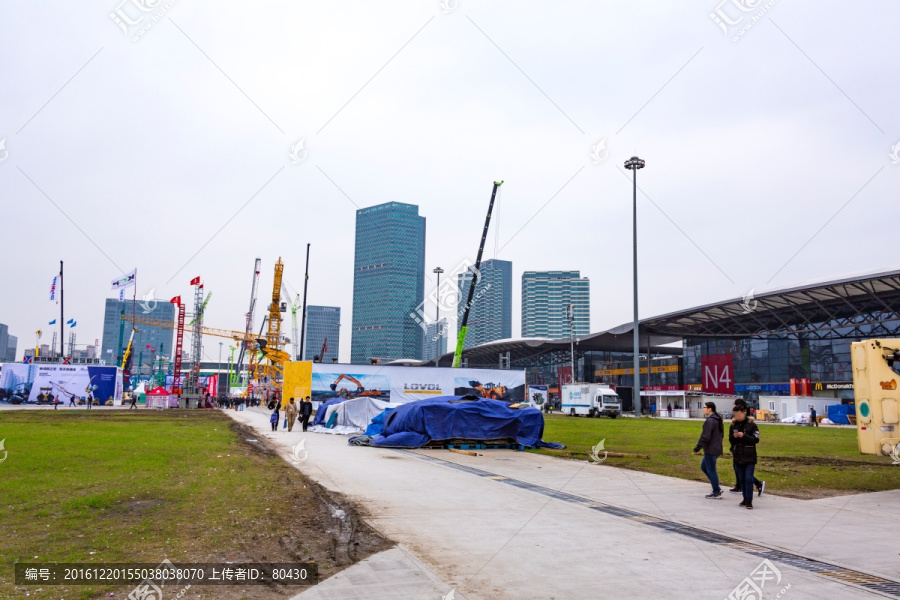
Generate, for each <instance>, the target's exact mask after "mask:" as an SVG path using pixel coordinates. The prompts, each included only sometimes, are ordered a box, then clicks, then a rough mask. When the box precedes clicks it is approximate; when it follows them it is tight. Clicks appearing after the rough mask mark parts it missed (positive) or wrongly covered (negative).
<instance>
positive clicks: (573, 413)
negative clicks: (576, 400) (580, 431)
mask: <svg viewBox="0 0 900 600" xmlns="http://www.w3.org/2000/svg"><path fill="white" fill-rule="evenodd" d="M569 416H570V417H574V416H575V409H574V408H570V409H569Z"/></svg>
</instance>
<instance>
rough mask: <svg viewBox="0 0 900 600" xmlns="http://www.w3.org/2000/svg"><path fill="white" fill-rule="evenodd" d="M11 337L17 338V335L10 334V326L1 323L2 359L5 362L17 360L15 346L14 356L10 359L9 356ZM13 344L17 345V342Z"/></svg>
mask: <svg viewBox="0 0 900 600" xmlns="http://www.w3.org/2000/svg"><path fill="white" fill-rule="evenodd" d="M10 338H12V339H13V340H15V336H11V335H9V327H8V326H7V325H4V324H3V323H0V359H3V361H5V362H12V361H13V360H15V353H16V351H15V348H13V358H12V359H10V358H9V357H8V354H9V346H10ZM12 345H13V346H15V342H13V343H12Z"/></svg>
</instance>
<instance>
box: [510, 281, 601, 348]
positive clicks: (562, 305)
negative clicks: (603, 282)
mask: <svg viewBox="0 0 900 600" xmlns="http://www.w3.org/2000/svg"><path fill="white" fill-rule="evenodd" d="M569 304H572V305H573V306H574V308H575V319H574V328H575V336H576V337H581V336H584V335H587V334H588V333H590V331H591V282H590V280H589V279H588V278H587V277H582V276H581V274H580V273H579V272H578V271H525V272H524V273H522V337H524V338H569V337H571V336H572V325H571V324H570V322H569V320H568V319H567V318H566V307H567V306H568V305H569Z"/></svg>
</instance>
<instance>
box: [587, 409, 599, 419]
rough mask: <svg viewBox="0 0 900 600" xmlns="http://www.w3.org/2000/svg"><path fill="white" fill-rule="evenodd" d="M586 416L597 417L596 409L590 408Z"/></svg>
mask: <svg viewBox="0 0 900 600" xmlns="http://www.w3.org/2000/svg"><path fill="white" fill-rule="evenodd" d="M588 417H590V418H591V419H596V418H597V409H596V408H592V409H591V411H590V412H589V413H588Z"/></svg>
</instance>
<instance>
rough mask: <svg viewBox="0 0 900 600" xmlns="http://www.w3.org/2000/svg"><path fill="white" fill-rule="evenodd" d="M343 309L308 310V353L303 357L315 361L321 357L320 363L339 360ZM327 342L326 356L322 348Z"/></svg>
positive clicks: (317, 307) (312, 307) (315, 308)
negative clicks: (315, 358)
mask: <svg viewBox="0 0 900 600" xmlns="http://www.w3.org/2000/svg"><path fill="white" fill-rule="evenodd" d="M340 335H341V308H340V307H339V306H313V305H310V306H308V307H307V308H306V341H305V342H304V344H305V345H306V351H305V352H304V353H303V357H304V358H305V359H306V360H313V358H314V357H316V356H319V361H320V362H323V363H330V362H331V359H333V358H337V357H338V356H339V355H340V350H341V340H340ZM326 342H327V348H326V350H325V354H324V356H320V355H321V354H322V346H323V345H325V344H326Z"/></svg>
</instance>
